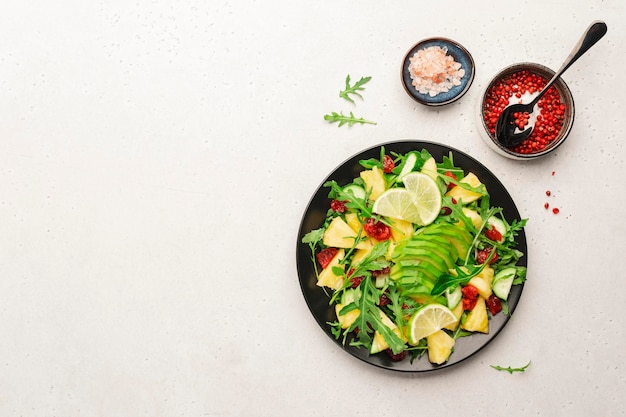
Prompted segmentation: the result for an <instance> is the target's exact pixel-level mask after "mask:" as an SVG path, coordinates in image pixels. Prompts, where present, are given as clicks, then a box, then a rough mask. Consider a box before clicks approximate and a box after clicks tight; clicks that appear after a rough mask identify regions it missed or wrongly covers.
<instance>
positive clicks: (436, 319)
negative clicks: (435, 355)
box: [408, 303, 457, 345]
mask: <svg viewBox="0 0 626 417" xmlns="http://www.w3.org/2000/svg"><path fill="white" fill-rule="evenodd" d="M456 320H457V319H456V316H455V315H454V313H453V312H452V311H451V310H450V309H449V308H448V307H446V306H444V305H442V304H436V303H433V304H427V305H426V306H425V307H423V308H421V309H419V310H418V311H417V312H415V314H413V317H411V319H410V320H409V335H408V336H409V343H410V344H411V345H416V344H418V343H419V341H420V340H421V339H423V338H425V337H426V336H430V335H431V334H433V333H435V332H437V331H439V330H441V329H443V328H445V327H446V326H449V325H451V324H452V323H455V322H456Z"/></svg>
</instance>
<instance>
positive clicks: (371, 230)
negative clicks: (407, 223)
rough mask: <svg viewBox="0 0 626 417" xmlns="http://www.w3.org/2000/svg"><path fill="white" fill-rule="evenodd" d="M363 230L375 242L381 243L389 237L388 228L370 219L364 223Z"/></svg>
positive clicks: (389, 231) (389, 230)
mask: <svg viewBox="0 0 626 417" xmlns="http://www.w3.org/2000/svg"><path fill="white" fill-rule="evenodd" d="M363 230H365V233H367V235H368V236H370V237H373V238H374V239H376V240H380V241H383V240H387V239H389V238H390V237H391V229H390V228H389V226H387V225H386V224H384V223H383V222H380V221H376V219H374V218H371V217H370V218H369V219H367V220H366V221H365V224H364V225H363Z"/></svg>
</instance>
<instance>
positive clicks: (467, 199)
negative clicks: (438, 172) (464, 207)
mask: <svg viewBox="0 0 626 417" xmlns="http://www.w3.org/2000/svg"><path fill="white" fill-rule="evenodd" d="M460 182H462V183H465V184H468V185H470V186H472V187H474V188H476V187H478V186H480V185H481V184H482V183H481V182H480V180H479V179H478V177H477V176H476V174H474V173H473V172H470V173H469V174H467V175H466V176H465V177H463V179H462V180H461V181H460ZM446 197H452V198H454V199H455V200H456V201H459V202H461V201H462V202H463V203H464V204H468V203H471V202H473V201H476V200H478V199H479V198H480V194H479V193H476V192H474V191H470V190H466V189H465V188H463V187H461V186H459V185H455V186H454V187H453V188H452V189H450V191H448V192H447V193H446Z"/></svg>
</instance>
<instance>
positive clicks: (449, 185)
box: [443, 171, 457, 190]
mask: <svg viewBox="0 0 626 417" xmlns="http://www.w3.org/2000/svg"><path fill="white" fill-rule="evenodd" d="M443 175H445V176H446V177H449V178H452V179H453V180H455V181H456V180H457V177H456V175H454V174H453V173H452V172H450V171H446V172H444V174H443ZM455 186H456V184H455V183H453V182H449V183H448V190H449V189H451V188H453V187H455Z"/></svg>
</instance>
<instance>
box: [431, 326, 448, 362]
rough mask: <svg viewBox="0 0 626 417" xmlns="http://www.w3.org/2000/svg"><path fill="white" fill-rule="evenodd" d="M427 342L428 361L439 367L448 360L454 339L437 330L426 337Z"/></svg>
mask: <svg viewBox="0 0 626 417" xmlns="http://www.w3.org/2000/svg"><path fill="white" fill-rule="evenodd" d="M426 341H427V342H428V360H429V361H431V362H432V363H436V364H437V365H441V364H442V363H444V362H445V361H447V360H448V358H449V357H450V354H451V353H452V348H453V347H454V338H452V337H451V336H450V335H449V334H448V333H446V332H444V331H443V330H438V331H436V332H435V333H433V334H431V335H430V336H426Z"/></svg>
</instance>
